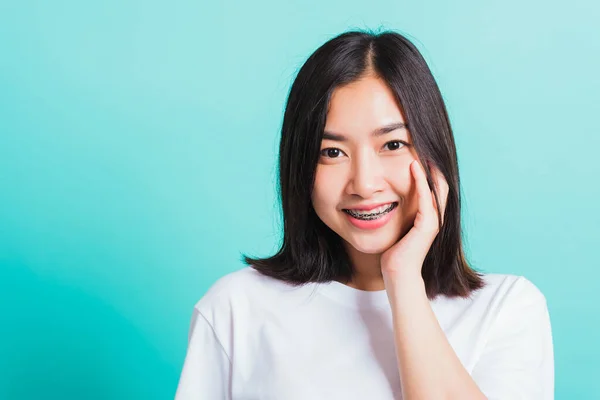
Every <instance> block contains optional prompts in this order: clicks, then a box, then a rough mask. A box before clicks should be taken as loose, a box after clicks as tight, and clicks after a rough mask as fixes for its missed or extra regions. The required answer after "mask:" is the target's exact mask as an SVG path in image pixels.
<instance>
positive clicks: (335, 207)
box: [312, 75, 417, 258]
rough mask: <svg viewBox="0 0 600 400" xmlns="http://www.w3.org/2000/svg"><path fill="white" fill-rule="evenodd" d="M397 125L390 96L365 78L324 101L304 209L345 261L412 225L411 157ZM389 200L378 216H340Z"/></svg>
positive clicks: (398, 115) (387, 243)
mask: <svg viewBox="0 0 600 400" xmlns="http://www.w3.org/2000/svg"><path fill="white" fill-rule="evenodd" d="M404 123H405V120H404V118H403V116H402V112H401V110H400V108H399V107H398V104H397V103H396V100H395V98H394V95H393V93H392V91H391V90H390V89H389V87H388V86H387V85H386V84H385V82H384V81H382V80H381V79H380V78H377V77H373V76H370V75H368V76H366V77H363V78H361V79H360V80H357V81H354V82H352V83H350V84H347V85H345V86H341V87H337V88H336V89H335V90H334V92H333V94H332V96H331V100H330V104H329V109H328V113H327V120H326V123H325V133H324V136H323V141H322V143H321V152H320V156H319V162H318V165H317V169H316V177H315V184H314V187H313V192H312V205H313V208H314V209H315V211H316V214H317V215H318V216H319V218H320V219H321V220H322V221H323V222H324V223H325V224H326V225H327V226H328V227H329V228H330V229H331V230H333V231H334V232H336V233H337V234H338V235H339V236H340V237H341V238H342V239H343V240H344V242H345V245H346V248H347V250H348V251H349V254H350V256H351V258H355V256H356V255H357V252H358V254H361V253H364V254H381V253H382V252H384V251H385V250H387V249H388V248H390V247H391V246H392V245H393V244H394V243H396V242H397V241H398V240H399V239H400V238H401V237H402V236H404V235H405V234H406V233H407V232H408V230H410V228H411V227H412V224H413V222H414V220H415V216H416V213H417V198H416V188H415V183H414V178H412V176H411V172H410V169H409V166H410V163H411V162H412V161H413V160H415V159H417V154H416V152H415V150H414V147H413V146H412V141H411V138H410V133H409V132H408V131H407V129H406V128H404V127H403V126H402V125H403V124H404ZM394 125H395V126H394ZM385 127H387V129H386V128H385ZM381 128H384V129H381ZM390 203H397V206H396V207H395V208H394V209H393V210H392V211H391V212H389V214H387V215H383V216H378V215H371V216H361V215H356V214H355V213H353V212H352V211H351V212H350V213H348V212H346V211H344V210H348V209H356V208H364V207H365V206H372V205H378V204H385V205H388V204H390ZM367 208H371V207H367ZM384 209H385V208H384ZM349 214H354V216H355V217H357V218H354V217H352V216H351V215H349Z"/></svg>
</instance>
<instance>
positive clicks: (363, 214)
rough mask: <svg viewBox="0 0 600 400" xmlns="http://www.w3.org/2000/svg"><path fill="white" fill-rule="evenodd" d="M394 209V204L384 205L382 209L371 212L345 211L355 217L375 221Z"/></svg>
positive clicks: (378, 208)
mask: <svg viewBox="0 0 600 400" xmlns="http://www.w3.org/2000/svg"><path fill="white" fill-rule="evenodd" d="M393 208H394V203H392V204H388V205H384V206H381V207H377V208H376V209H374V210H370V211H358V210H344V211H346V213H348V214H350V215H352V216H353V217H360V218H370V219H375V218H378V217H380V216H381V215H382V214H386V213H387V212H389V211H391V210H392V209H393Z"/></svg>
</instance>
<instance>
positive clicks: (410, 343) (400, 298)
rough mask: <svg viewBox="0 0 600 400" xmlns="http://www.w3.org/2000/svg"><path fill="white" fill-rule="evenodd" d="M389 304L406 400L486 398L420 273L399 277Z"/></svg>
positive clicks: (394, 284)
mask: <svg viewBox="0 0 600 400" xmlns="http://www.w3.org/2000/svg"><path fill="white" fill-rule="evenodd" d="M393 286H394V289H393V290H391V292H390V294H389V297H390V304H391V307H392V314H393V322H394V336H395V338H394V341H395V344H396V357H397V360H398V369H399V371H400V380H401V383H402V395H403V398H404V400H417V399H418V400H421V399H435V400H438V399H485V396H484V395H483V393H482V392H481V391H480V390H479V388H478V387H477V384H476V383H475V381H473V379H472V378H471V376H470V375H469V373H468V372H467V371H466V370H465V368H464V367H463V365H462V363H461V361H460V359H459V358H458V356H457V355H456V353H455V352H454V349H453V348H452V346H451V345H450V343H449V342H448V340H447V339H446V335H445V334H444V331H443V330H442V328H441V327H440V325H439V323H438V321H437V318H436V316H435V314H434V312H433V309H432V308H431V305H430V304H429V300H428V298H427V295H426V292H425V285H424V282H423V280H422V278H421V277H420V276H418V277H414V278H407V277H403V278H402V280H401V279H400V278H398V282H394V283H393Z"/></svg>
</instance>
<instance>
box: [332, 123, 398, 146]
mask: <svg viewBox="0 0 600 400" xmlns="http://www.w3.org/2000/svg"><path fill="white" fill-rule="evenodd" d="M406 126H407V124H406V123H404V122H394V123H392V124H388V125H384V126H382V127H380V128H377V129H375V130H374V131H373V132H371V136H372V137H378V136H382V135H385V134H387V133H390V132H392V131H395V130H396V129H405V128H406ZM323 139H327V140H334V141H336V142H346V141H347V140H348V138H347V137H346V136H344V135H342V134H341V133H335V132H331V131H324V132H323Z"/></svg>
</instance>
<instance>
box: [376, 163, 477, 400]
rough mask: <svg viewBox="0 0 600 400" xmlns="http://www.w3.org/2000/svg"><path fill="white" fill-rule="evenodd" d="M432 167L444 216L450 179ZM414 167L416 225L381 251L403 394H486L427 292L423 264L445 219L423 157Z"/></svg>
mask: <svg viewBox="0 0 600 400" xmlns="http://www.w3.org/2000/svg"><path fill="white" fill-rule="evenodd" d="M431 169H432V171H433V179H434V181H435V182H434V183H435V185H436V187H437V188H438V190H439V195H440V206H441V212H440V215H442V216H443V215H444V210H445V207H446V200H447V197H448V183H447V182H446V180H445V179H444V177H443V175H442V174H441V172H440V171H439V170H438V169H437V168H435V167H434V166H432V167H431ZM410 170H411V173H412V175H413V177H414V178H415V185H416V191H417V197H418V205H419V209H418V212H417V215H416V217H415V222H414V226H413V227H412V228H411V230H410V231H409V232H408V233H407V234H406V235H404V237H403V238H402V239H400V240H399V241H398V242H397V243H396V244H394V245H393V246H392V247H391V248H389V249H388V250H386V251H385V252H384V253H383V254H382V256H381V272H382V274H383V279H384V282H385V288H386V291H387V294H388V298H389V300H390V305H391V308H392V316H393V324H394V341H395V345H396V358H397V361H398V369H399V371H400V381H401V384H402V394H403V398H404V400H421V399H432V400H445V399H461V400H462V399H469V400H470V399H475V400H477V399H485V396H484V394H483V393H482V392H481V391H480V390H479V387H478V386H477V384H476V383H475V381H473V379H472V378H471V376H470V375H469V373H468V372H467V371H466V370H465V369H464V367H463V365H462V363H461V362H460V360H459V359H458V357H457V355H456V354H455V352H454V349H453V348H452V346H450V343H448V340H447V339H446V335H445V334H444V332H443V331H442V328H441V327H440V325H439V323H438V321H437V318H436V316H435V314H434V313H433V310H432V309H431V306H430V303H429V299H428V298H427V295H426V291H425V283H424V281H423V279H422V277H421V269H422V267H423V262H424V260H425V257H426V256H427V253H428V252H429V249H430V247H431V244H432V243H433V240H434V239H435V237H436V236H437V234H438V232H439V226H440V225H441V224H439V223H438V222H439V221H438V213H437V207H436V203H435V200H434V196H433V193H432V191H431V189H430V188H429V184H428V182H427V177H426V175H425V171H423V168H422V166H421V164H420V163H419V161H417V160H415V161H413V162H412V163H411V165H410ZM442 222H443V221H442Z"/></svg>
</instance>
